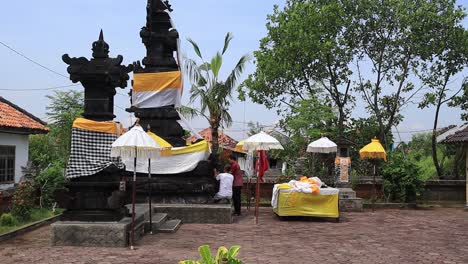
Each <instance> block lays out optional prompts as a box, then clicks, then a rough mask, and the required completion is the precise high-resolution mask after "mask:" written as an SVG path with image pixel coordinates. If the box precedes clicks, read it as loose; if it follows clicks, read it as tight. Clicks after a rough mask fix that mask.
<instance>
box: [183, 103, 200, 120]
mask: <svg viewBox="0 0 468 264" xmlns="http://www.w3.org/2000/svg"><path fill="white" fill-rule="evenodd" d="M177 111H179V113H180V114H181V115H182V116H183V117H185V118H186V119H193V118H194V117H197V116H198V115H199V113H200V111H199V110H197V109H195V108H192V107H190V106H186V105H181V106H180V107H178V108H177Z"/></svg>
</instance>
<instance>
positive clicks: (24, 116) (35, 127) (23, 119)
mask: <svg viewBox="0 0 468 264" xmlns="http://www.w3.org/2000/svg"><path fill="white" fill-rule="evenodd" d="M2 127H3V128H12V129H18V130H23V129H24V130H25V131H31V130H32V131H35V132H34V133H37V132H39V133H47V132H48V131H49V129H48V128H47V127H46V126H45V123H44V122H42V121H41V120H40V119H39V118H37V117H35V116H34V115H32V114H30V113H28V112H27V111H25V110H24V109H22V108H20V107H19V106H17V105H15V104H13V103H11V102H10V101H8V100H6V99H5V98H3V97H1V96H0V128H2Z"/></svg>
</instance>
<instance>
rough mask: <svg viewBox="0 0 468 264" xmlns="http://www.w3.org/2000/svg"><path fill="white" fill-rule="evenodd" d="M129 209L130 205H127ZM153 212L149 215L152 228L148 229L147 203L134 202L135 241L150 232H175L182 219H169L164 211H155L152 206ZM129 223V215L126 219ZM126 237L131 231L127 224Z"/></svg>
mask: <svg viewBox="0 0 468 264" xmlns="http://www.w3.org/2000/svg"><path fill="white" fill-rule="evenodd" d="M127 207H128V208H129V210H130V211H131V205H127ZM152 209H153V214H152V215H151V218H152V219H151V220H152V221H151V222H152V223H151V224H152V228H151V229H150V221H149V207H148V205H147V204H136V205H135V241H138V240H139V239H141V238H142V237H143V236H144V235H145V234H147V233H150V230H151V232H152V233H153V234H154V233H175V232H176V231H177V230H178V229H179V227H180V225H181V224H182V221H181V220H179V219H169V217H168V214H166V213H156V212H154V211H155V208H154V207H153V208H152ZM127 221H130V222H129V223H131V217H128V220H127ZM127 232H128V237H130V233H131V225H128V231H127Z"/></svg>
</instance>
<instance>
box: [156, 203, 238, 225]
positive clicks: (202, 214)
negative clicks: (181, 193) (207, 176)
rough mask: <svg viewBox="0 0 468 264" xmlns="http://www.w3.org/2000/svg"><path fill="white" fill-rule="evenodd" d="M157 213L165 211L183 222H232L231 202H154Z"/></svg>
mask: <svg viewBox="0 0 468 264" xmlns="http://www.w3.org/2000/svg"><path fill="white" fill-rule="evenodd" d="M154 210H155V212H156V213H165V214H167V215H169V217H170V218H171V219H172V218H177V219H180V220H181V221H182V223H199V224H231V223H232V209H231V204H154Z"/></svg>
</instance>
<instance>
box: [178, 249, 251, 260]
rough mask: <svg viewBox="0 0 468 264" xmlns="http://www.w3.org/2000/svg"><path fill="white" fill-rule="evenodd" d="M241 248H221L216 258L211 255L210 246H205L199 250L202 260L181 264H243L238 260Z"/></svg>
mask: <svg viewBox="0 0 468 264" xmlns="http://www.w3.org/2000/svg"><path fill="white" fill-rule="evenodd" d="M239 249H240V246H232V247H231V248H230V249H229V250H228V249H227V248H226V247H219V248H218V252H217V253H216V256H215V257H213V255H212V254H211V249H210V246H208V245H203V246H200V247H199V248H198V253H199V254H200V257H201V260H197V261H195V260H182V261H180V262H179V264H242V263H243V262H242V261H241V260H239V259H237V258H236V257H237V255H238V254H239Z"/></svg>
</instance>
